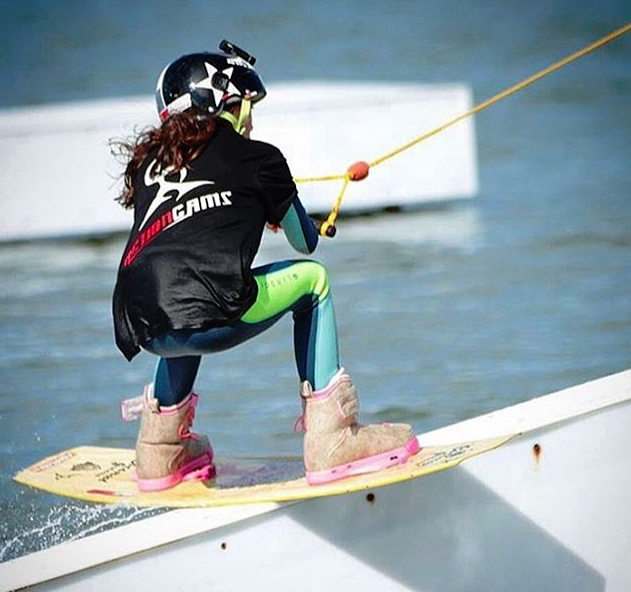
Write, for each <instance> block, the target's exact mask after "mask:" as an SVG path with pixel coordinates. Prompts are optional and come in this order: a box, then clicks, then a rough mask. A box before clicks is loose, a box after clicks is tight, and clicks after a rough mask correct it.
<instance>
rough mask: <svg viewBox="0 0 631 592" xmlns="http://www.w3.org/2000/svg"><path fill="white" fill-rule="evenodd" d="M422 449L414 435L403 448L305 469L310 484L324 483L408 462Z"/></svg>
mask: <svg viewBox="0 0 631 592" xmlns="http://www.w3.org/2000/svg"><path fill="white" fill-rule="evenodd" d="M420 449H421V446H420V444H419V442H418V438H416V437H414V438H412V439H411V440H410V441H409V442H408V443H407V444H406V445H405V446H403V447H402V448H396V449H395V450H389V451H387V452H382V453H380V454H375V455H374V456H369V457H367V458H361V459H358V460H354V461H352V462H349V463H344V464H343V465H338V466H337V467H333V468H332V469H326V470H324V471H305V477H306V478H307V483H309V485H322V484H324V483H330V482H331V481H337V480H339V479H345V478H347V477H352V476H353V475H364V474H366V473H375V472H377V471H381V470H383V469H387V468H388V467H392V466H394V465H401V464H403V463H405V462H407V460H408V458H410V456H413V455H415V454H416V453H417V452H418V451H419V450H420Z"/></svg>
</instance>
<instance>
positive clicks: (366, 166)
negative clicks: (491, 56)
mask: <svg viewBox="0 0 631 592" xmlns="http://www.w3.org/2000/svg"><path fill="white" fill-rule="evenodd" d="M629 31H631V22H628V23H627V24H626V25H623V26H622V27H620V28H619V29H616V30H615V31H612V32H611V33H609V34H608V35H605V36H604V37H602V38H600V39H598V40H597V41H594V42H593V43H591V44H590V45H587V46H586V47H584V48H583V49H579V50H578V51H576V52H574V53H572V54H570V55H569V56H567V57H565V58H563V59H562V60H559V61H558V62H555V63H554V64H552V65H551V66H548V67H547V68H544V69H543V70H540V71H539V72H537V73H536V74H533V75H532V76H529V77H528V78H525V79H524V80H522V81H521V82H518V83H517V84H514V85H513V86H511V87H509V88H507V89H506V90H503V91H502V92H499V93H497V94H496V95H493V96H492V97H490V98H489V99H487V100H486V101H482V102H481V103H479V104H478V105H476V106H475V107H473V108H472V109H469V110H468V111H465V112H464V113H462V114H461V115H458V116H457V117H455V118H454V119H452V120H450V121H448V122H446V123H444V124H443V125H440V126H438V127H436V128H434V129H432V130H430V131H429V132H427V133H424V134H421V135H420V136H417V137H416V138H414V139H412V140H410V141H409V142H406V143H405V144H403V145H401V146H399V147H398V148H395V149H394V150H392V151H390V152H388V153H386V154H384V155H383V156H380V157H379V158H376V159H375V160H373V161H372V162H364V161H359V162H356V163H354V164H352V165H351V166H350V167H349V168H348V169H347V170H346V171H345V172H344V173H341V174H337V175H324V176H321V177H301V178H296V179H294V180H295V182H296V183H311V182H315V181H337V180H342V181H343V184H342V188H341V190H340V192H339V194H338V196H337V198H336V200H335V203H334V205H333V208H332V209H331V212H330V214H329V215H328V217H327V219H326V220H325V221H324V222H322V224H321V226H320V234H321V235H322V236H325V235H326V236H334V235H335V222H336V221H337V218H338V216H339V214H340V209H341V207H342V200H343V199H344V194H345V193H346V189H347V187H348V185H349V183H350V182H351V181H361V180H362V179H365V178H366V177H367V176H368V172H369V170H370V169H371V168H372V167H375V166H377V165H379V164H381V163H383V162H385V161H386V160H389V159H390V158H393V157H394V156H397V155H398V154H400V153H401V152H404V151H405V150H408V149H409V148H411V147H412V146H415V145H416V144H419V143H420V142H423V141H424V140H427V139H428V138H431V137H432V136H435V135H436V134H439V133H440V132H442V131H444V130H446V129H447V128H448V127H451V126H452V125H455V124H456V123H458V122H460V121H462V120H463V119H466V118H467V117H471V116H472V115H475V114H476V113H479V112H480V111H482V110H484V109H486V108H487V107H490V106H491V105H494V104H495V103H497V102H499V101H501V100H502V99H505V98H506V97H508V96H510V95H512V94H514V93H516V92H518V91H520V90H522V89H524V88H526V87H527V86H530V85H531V84H533V83H535V82H537V81H538V80H541V79H542V78H544V77H545V76H548V75H549V74H552V73H553V72H556V71H557V70H560V69H561V68H563V67H564V66H567V65H568V64H570V63H571V62H574V61H575V60H578V59H579V58H582V57H583V56H585V55H587V54H588V53H591V52H592V51H595V50H596V49H598V48H600V47H602V46H603V45H606V44H607V43H610V42H611V41H614V40H615V39H618V38H619V37H622V36H623V35H625V34H626V33H628V32H629Z"/></svg>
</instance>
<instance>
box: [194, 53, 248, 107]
mask: <svg viewBox="0 0 631 592" xmlns="http://www.w3.org/2000/svg"><path fill="white" fill-rule="evenodd" d="M204 66H205V67H206V73H207V74H208V76H207V77H206V78H202V79H201V80H200V81H199V82H197V83H195V88H205V89H208V90H210V91H212V93H213V98H214V100H215V105H220V103H221V99H222V98H223V97H224V95H226V94H228V95H230V94H235V95H239V94H240V93H239V89H238V88H237V87H236V86H235V85H234V84H233V83H232V80H231V77H232V73H233V72H234V66H228V67H227V68H224V69H223V70H219V69H218V68H215V66H213V65H212V64H209V63H208V62H204ZM217 72H219V73H220V74H223V75H224V76H225V77H226V79H227V80H228V86H227V87H226V88H225V89H223V90H222V89H220V88H216V87H215V86H213V77H214V76H215V74H217Z"/></svg>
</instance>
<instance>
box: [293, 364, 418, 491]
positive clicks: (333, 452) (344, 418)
mask: <svg viewBox="0 0 631 592" xmlns="http://www.w3.org/2000/svg"><path fill="white" fill-rule="evenodd" d="M300 396H301V397H302V400H303V410H304V414H303V417H302V424H303V427H304V429H305V436H304V463H305V469H306V471H305V476H306V478H307V482H308V483H309V484H311V485H318V484H322V483H328V482H330V481H336V480H338V479H344V478H346V477H350V476H352V475H361V474H364V473H372V472H375V471H380V470H382V469H385V468H387V467H390V466H393V465H397V464H402V463H404V462H406V461H407V459H408V458H409V457H410V456H412V455H414V454H416V453H417V452H418V451H419V450H420V446H419V443H418V439H417V438H416V436H415V435H414V432H413V431H412V428H411V427H410V426H409V425H407V424H392V423H382V424H371V425H365V426H364V425H360V424H359V423H358V414H359V401H358V398H357V390H356V388H355V386H354V385H353V383H352V381H351V378H350V376H349V375H348V374H346V372H344V369H341V370H340V371H339V372H338V373H337V374H336V375H335V376H334V377H333V378H332V379H331V382H330V383H329V385H328V386H327V387H326V388H325V389H322V390H321V391H314V390H313V388H312V386H311V384H310V383H309V382H308V381H304V382H303V383H302V384H301V392H300Z"/></svg>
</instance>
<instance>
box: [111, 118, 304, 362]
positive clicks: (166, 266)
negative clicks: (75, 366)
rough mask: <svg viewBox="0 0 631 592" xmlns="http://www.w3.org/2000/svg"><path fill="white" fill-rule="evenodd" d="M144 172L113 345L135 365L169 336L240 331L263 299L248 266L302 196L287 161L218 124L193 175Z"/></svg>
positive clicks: (147, 168) (149, 166) (145, 168)
mask: <svg viewBox="0 0 631 592" xmlns="http://www.w3.org/2000/svg"><path fill="white" fill-rule="evenodd" d="M154 163H155V157H154V156H153V155H152V154H149V156H148V157H147V158H146V159H145V161H144V163H143V164H142V166H141V167H140V170H139V171H138V177H137V179H136V193H135V201H134V224H133V227H132V230H131V234H130V237H129V240H128V242H127V245H126V247H125V251H124V253H123V257H122V259H121V263H120V267H119V270H118V277H117V281H116V288H115V290H114V298H113V314H114V328H115V334H116V344H117V345H118V347H119V349H120V350H121V351H122V353H123V354H124V355H125V357H126V358H127V359H129V360H131V359H132V358H133V356H135V355H136V354H137V353H138V351H139V349H140V348H139V346H142V345H144V344H146V343H147V342H148V341H150V340H151V339H152V338H153V337H156V336H157V335H160V334H162V333H164V332H166V331H169V330H171V329H201V328H210V327H220V326H224V325H227V324H230V323H232V322H234V321H235V320H237V319H239V318H240V317H241V316H242V314H243V313H244V312H245V311H246V310H247V309H248V308H249V307H250V306H251V305H252V303H253V302H254V300H255V299H256V296H257V288H256V283H255V281H254V280H253V278H252V273H251V264H252V260H253V259H254V256H255V255H256V253H257V251H258V248H259V245H260V242H261V236H262V234H263V229H264V228H265V223H266V222H269V223H272V224H279V223H280V221H281V220H282V218H283V217H284V215H285V213H286V212H287V210H288V208H289V206H290V205H291V202H292V200H293V198H294V196H295V194H296V187H295V185H294V182H293V179H292V176H291V173H290V172H289V168H288V166H287V163H286V161H285V158H284V157H283V155H282V154H281V152H280V151H279V150H278V149H277V148H275V147H274V146H271V145H270V144H266V143H264V142H258V141H255V140H248V139H245V138H243V137H242V136H240V135H239V134H237V133H236V132H235V131H233V130H232V128H229V127H227V126H225V125H222V124H219V125H218V126H217V131H216V132H215V134H214V135H213V137H212V138H211V140H210V142H209V144H208V146H207V147H206V148H205V150H204V151H203V152H202V154H201V155H200V156H199V157H198V158H197V159H196V160H195V161H194V162H193V163H192V167H191V169H189V170H186V169H184V170H182V171H178V172H174V173H170V174H166V175H157V176H155V177H153V176H152V172H153V165H154Z"/></svg>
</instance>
